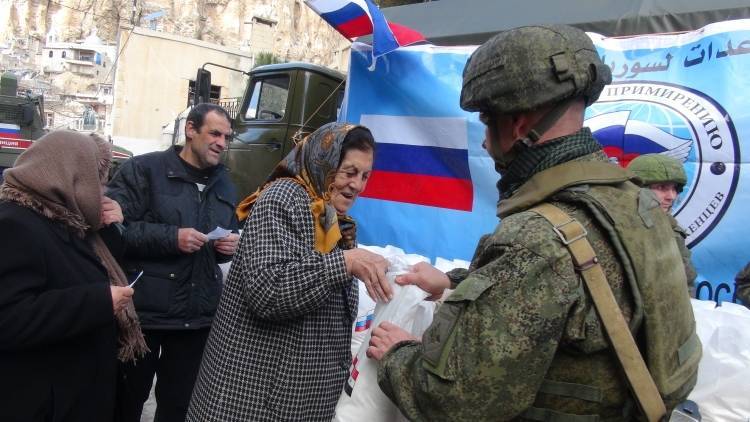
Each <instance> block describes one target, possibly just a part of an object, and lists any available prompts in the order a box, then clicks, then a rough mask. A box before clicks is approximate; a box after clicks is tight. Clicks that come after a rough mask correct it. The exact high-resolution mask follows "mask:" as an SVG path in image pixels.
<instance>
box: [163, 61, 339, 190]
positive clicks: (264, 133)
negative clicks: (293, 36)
mask: <svg viewBox="0 0 750 422" xmlns="http://www.w3.org/2000/svg"><path fill="white" fill-rule="evenodd" d="M209 66H218V67H222V68H226V67H225V66H220V65H215V64H212V63H206V64H205V65H203V67H202V68H201V69H199V70H198V76H197V77H196V83H195V86H196V89H195V94H194V97H193V103H194V104H198V103H202V102H208V101H210V97H209V96H210V92H209V90H210V87H211V73H210V72H209V71H207V70H206V67H209ZM226 69H230V68H226ZM230 70H235V71H238V72H242V73H244V74H246V75H247V76H248V83H247V86H246V88H245V92H244V95H243V98H242V100H241V102H240V103H239V104H238V107H237V109H236V110H234V113H231V114H235V113H236V114H235V115H234V116H233V121H232V129H233V132H234V136H233V139H232V141H231V142H230V144H229V150H228V151H227V152H226V155H225V157H224V163H225V164H226V165H227V166H228V167H229V168H230V169H231V172H230V175H231V178H232V181H233V182H234V183H235V185H236V186H237V191H238V195H239V197H240V198H242V197H244V196H245V195H247V194H249V193H251V192H253V191H255V189H257V188H258V187H259V186H260V185H261V184H262V183H263V182H264V181H265V180H266V177H268V175H269V174H270V172H271V170H273V168H274V167H275V166H276V164H278V162H279V161H281V159H282V158H284V156H285V155H286V154H287V153H288V152H289V151H290V150H291V149H292V148H293V147H294V145H295V142H296V141H298V140H301V139H302V138H304V136H305V135H307V134H309V133H311V132H313V131H314V130H315V129H317V128H319V127H320V126H322V125H324V124H326V123H328V122H332V121H335V120H336V119H337V117H338V113H339V110H340V108H341V102H342V101H343V99H344V81H345V79H346V78H345V76H344V74H342V73H339V72H336V71H334V70H331V69H328V68H325V67H322V66H317V65H314V64H309V63H300V62H291V63H279V64H270V65H265V66H258V67H256V68H255V69H253V70H251V71H249V72H245V71H242V70H239V69H230ZM185 117H186V113H184V114H183V115H182V118H181V119H178V121H177V122H176V123H175V131H174V134H175V136H174V137H173V143H175V142H180V141H179V137H180V136H184V132H182V131H183V128H184V118H185Z"/></svg>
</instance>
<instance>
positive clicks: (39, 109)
mask: <svg viewBox="0 0 750 422" xmlns="http://www.w3.org/2000/svg"><path fill="white" fill-rule="evenodd" d="M17 92H18V79H17V78H16V76H15V75H13V74H12V73H9V72H6V73H4V74H3V75H2V76H0V181H2V178H3V177H2V173H3V172H4V171H5V169H6V168H10V167H13V163H15V161H16V158H17V157H18V156H19V155H20V154H21V153H22V152H23V151H25V150H26V149H27V148H28V147H30V146H31V144H32V142H33V141H34V140H35V139H39V138H40V137H42V136H43V135H44V134H45V133H47V130H46V129H45V127H46V125H47V122H46V119H45V114H44V97H43V96H42V95H31V94H26V95H18V93H17ZM112 149H113V151H112V158H113V160H112V161H113V166H112V170H111V171H110V175H111V174H114V171H115V169H116V168H117V166H118V165H119V164H121V163H123V162H124V161H125V160H127V159H129V158H130V157H132V156H133V154H132V153H131V152H130V151H128V150H126V149H124V148H120V147H117V146H113V148H112Z"/></svg>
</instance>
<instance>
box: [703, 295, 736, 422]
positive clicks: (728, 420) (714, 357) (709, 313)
mask: <svg viewBox="0 0 750 422" xmlns="http://www.w3.org/2000/svg"><path fill="white" fill-rule="evenodd" d="M692 304H693V313H694V314H695V322H696V331H697V333H698V337H699V338H700V339H701V343H703V357H702V358H701V363H700V366H699V367H698V382H697V383H696V385H695V388H693V391H692V392H691V393H690V396H689V397H688V398H689V399H690V400H693V401H694V402H696V403H697V404H698V406H699V407H700V412H701V416H702V417H703V421H704V422H732V421H737V422H747V421H748V420H750V310H748V309H746V308H745V307H744V306H741V305H737V304H735V303H730V302H724V303H722V305H721V306H719V307H715V306H716V303H715V302H711V301H703V300H695V299H693V300H692Z"/></svg>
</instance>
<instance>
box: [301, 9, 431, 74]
mask: <svg viewBox="0 0 750 422" xmlns="http://www.w3.org/2000/svg"><path fill="white" fill-rule="evenodd" d="M305 3H307V5H308V6H310V7H311V8H312V9H313V10H314V11H315V13H317V14H318V15H320V17H322V18H323V20H325V21H326V22H328V24H329V25H331V26H332V27H334V28H335V29H336V30H337V31H339V33H341V35H343V36H345V37H346V38H348V39H350V40H353V39H354V38H356V37H361V36H364V35H370V34H372V63H371V66H370V67H374V66H375V61H376V60H377V58H378V57H380V56H382V55H384V54H387V53H389V52H391V51H393V50H395V49H397V48H399V47H403V46H406V45H410V44H414V43H416V42H419V41H424V36H423V35H422V34H420V33H419V32H418V31H415V30H413V29H410V28H407V27H405V26H403V25H398V24H395V23H390V22H388V21H387V20H386V19H385V16H383V13H382V12H381V11H380V9H378V7H377V6H376V5H375V3H373V2H372V0H306V1H305Z"/></svg>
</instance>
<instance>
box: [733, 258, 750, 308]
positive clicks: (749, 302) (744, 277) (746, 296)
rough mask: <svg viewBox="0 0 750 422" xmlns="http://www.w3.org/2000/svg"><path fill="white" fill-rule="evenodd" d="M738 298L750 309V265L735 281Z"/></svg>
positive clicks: (749, 264) (746, 266)
mask: <svg viewBox="0 0 750 422" xmlns="http://www.w3.org/2000/svg"><path fill="white" fill-rule="evenodd" d="M734 283H735V288H736V289H737V297H738V298H740V300H741V301H742V303H744V304H745V306H747V307H749V308H750V263H748V264H747V265H745V268H743V269H742V271H740V272H739V274H737V277H735V279H734Z"/></svg>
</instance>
